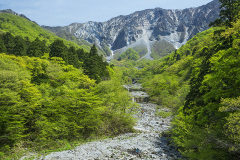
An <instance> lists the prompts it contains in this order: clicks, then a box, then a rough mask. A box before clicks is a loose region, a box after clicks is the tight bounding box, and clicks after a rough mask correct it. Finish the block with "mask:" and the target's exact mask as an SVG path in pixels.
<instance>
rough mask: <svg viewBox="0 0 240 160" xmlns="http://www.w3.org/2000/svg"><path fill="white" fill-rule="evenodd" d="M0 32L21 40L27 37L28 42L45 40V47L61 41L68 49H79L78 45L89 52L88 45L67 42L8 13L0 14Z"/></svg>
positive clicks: (32, 23)
mask: <svg viewBox="0 0 240 160" xmlns="http://www.w3.org/2000/svg"><path fill="white" fill-rule="evenodd" d="M0 31H1V32H4V33H6V32H10V33H11V34H12V35H13V36H20V37H22V38H25V37H28V38H29V40H30V41H33V40H35V39H36V38H39V39H40V40H45V41H46V45H50V44H51V43H53V41H55V40H56V39H61V40H63V41H64V43H65V44H66V45H67V46H68V47H70V46H74V47H77V48H80V47H79V45H80V46H81V48H83V49H84V50H86V51H89V50H90V45H89V44H88V43H87V42H85V43H83V41H82V43H80V41H79V43H78V44H76V43H74V42H71V41H67V40H65V39H62V38H60V37H58V36H56V34H54V33H52V32H50V31H48V30H46V29H42V28H41V27H40V26H39V25H37V24H36V23H34V22H31V21H29V20H28V19H26V18H23V17H20V16H18V15H13V14H9V13H0Z"/></svg>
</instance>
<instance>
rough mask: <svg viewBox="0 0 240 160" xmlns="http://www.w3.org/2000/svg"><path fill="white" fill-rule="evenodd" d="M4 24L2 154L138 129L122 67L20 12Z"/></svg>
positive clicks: (0, 35)
mask: <svg viewBox="0 0 240 160" xmlns="http://www.w3.org/2000/svg"><path fill="white" fill-rule="evenodd" d="M0 21H1V23H0V142H1V143H0V159H19V158H20V157H21V156H22V153H24V152H26V150H25V148H28V150H35V151H39V152H40V151H45V150H51V149H58V148H62V149H66V148H71V147H73V145H72V144H77V143H78V142H80V141H86V140H87V139H93V138H99V137H109V136H114V135H118V134H121V133H125V132H129V131H133V125H134V119H133V117H132V112H133V111H134V108H135V107H136V105H135V104H134V103H133V102H132V100H131V97H130V96H129V93H128V92H127V91H126V90H124V88H123V87H122V86H121V85H122V83H123V80H122V72H121V71H120V70H118V69H117V68H115V67H113V65H111V66H110V65H109V64H108V63H107V62H105V61H104V60H103V57H102V56H100V55H99V54H98V50H97V48H96V46H95V45H93V46H92V47H91V49H89V50H90V51H86V50H85V49H83V48H82V46H78V45H77V44H75V43H73V42H69V41H66V40H63V39H61V38H58V37H57V36H55V35H54V34H52V33H50V32H48V31H45V30H43V29H41V28H40V27H39V26H38V25H37V24H35V23H33V22H30V21H28V20H27V19H24V18H22V17H19V16H16V15H11V14H7V13H0ZM69 146H70V147H69Z"/></svg>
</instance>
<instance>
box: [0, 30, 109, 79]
mask: <svg viewBox="0 0 240 160" xmlns="http://www.w3.org/2000/svg"><path fill="white" fill-rule="evenodd" d="M0 52H3V53H7V54H13V55H17V56H29V57H43V56H45V58H47V56H48V53H49V57H50V58H51V57H61V58H62V59H63V60H64V61H65V62H66V64H70V65H73V66H74V67H76V68H81V67H83V68H84V73H85V74H87V75H88V76H89V77H90V78H92V79H95V80H97V83H99V82H100V81H101V80H102V79H104V80H106V79H108V78H109V72H108V69H107V66H108V63H106V62H104V61H103V57H102V56H99V55H98V51H97V49H96V47H95V45H93V46H92V48H91V51H90V52H86V51H84V50H83V49H76V48H75V47H74V46H71V47H67V46H66V45H65V44H64V41H63V40H61V39H56V40H55V41H54V42H53V43H52V44H50V46H49V47H48V46H47V45H46V41H44V40H40V39H39V38H36V39H35V40H34V41H32V42H31V41H30V40H29V38H28V37H26V38H22V37H20V36H16V37H14V36H13V35H12V34H11V33H9V32H7V33H3V34H0Z"/></svg>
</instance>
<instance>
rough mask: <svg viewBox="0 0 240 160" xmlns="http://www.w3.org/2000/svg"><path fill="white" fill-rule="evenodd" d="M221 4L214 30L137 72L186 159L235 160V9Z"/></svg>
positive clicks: (238, 33) (238, 145)
mask: <svg viewBox="0 0 240 160" xmlns="http://www.w3.org/2000/svg"><path fill="white" fill-rule="evenodd" d="M221 3H222V11H221V17H220V19H217V20H216V21H215V22H214V23H212V25H214V26H215V27H214V28H211V29H209V30H207V31H204V32H202V33H199V34H197V36H195V37H194V38H193V39H191V40H190V41H188V42H187V44H186V45H184V46H182V47H181V48H180V49H178V50H177V51H175V52H173V53H172V54H171V55H169V56H167V57H164V58H163V59H161V60H159V61H152V62H141V65H142V66H143V67H144V68H143V69H142V70H140V71H139V72H138V75H140V77H141V76H142V77H145V78H144V79H143V80H142V81H143V82H144V84H143V86H144V88H145V90H146V91H147V92H148V93H149V94H150V95H151V100H152V101H155V102H156V103H158V104H162V105H164V106H168V107H170V108H172V109H173V111H174V112H175V114H176V115H175V119H174V121H173V124H172V130H171V132H169V134H170V135H171V136H172V139H173V143H174V144H175V145H176V146H177V147H178V148H179V150H180V151H181V153H182V154H183V155H184V156H186V157H189V158H190V159H200V160H206V159H209V160H215V159H217V160H221V159H224V160H226V159H229V160H232V159H240V141H239V139H240V129H239V126H240V121H239V120H240V119H239V116H240V112H239V109H240V92H239V90H240V77H239V75H240V47H239V46H240V19H239V15H238V12H239V9H240V8H239V2H238V1H231V3H227V2H226V1H224V0H222V1H221ZM230 9H231V10H230ZM139 63H140V62H139Z"/></svg>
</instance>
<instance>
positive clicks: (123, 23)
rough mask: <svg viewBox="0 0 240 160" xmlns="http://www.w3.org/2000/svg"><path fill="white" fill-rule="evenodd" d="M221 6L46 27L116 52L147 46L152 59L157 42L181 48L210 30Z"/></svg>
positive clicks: (147, 12)
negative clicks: (202, 32) (198, 35)
mask: <svg viewBox="0 0 240 160" xmlns="http://www.w3.org/2000/svg"><path fill="white" fill-rule="evenodd" d="M219 6H220V3H219V1H218V0H214V1H212V2H210V3H208V4H206V5H203V6H200V7H197V8H188V9H184V10H166V9H162V8H156V9H148V10H144V11H138V12H135V13H133V14H130V15H127V16H118V17H115V18H112V19H110V20H109V21H106V22H87V23H83V24H80V23H73V24H71V25H69V26H65V27H58V28H52V29H51V28H50V27H45V28H47V29H49V30H52V31H54V30H58V31H60V30H61V31H65V32H66V31H67V32H68V33H70V34H72V35H74V36H75V37H77V38H79V39H85V40H87V41H88V42H90V43H96V44H98V45H99V46H101V47H102V48H103V49H104V48H107V46H108V47H109V48H110V49H111V50H112V51H113V52H122V51H124V50H126V49H127V48H128V47H133V46H136V45H144V46H145V47H146V48H147V52H148V54H147V55H146V56H145V57H148V58H151V57H150V56H149V54H150V53H151V45H152V44H153V43H154V41H160V40H165V41H167V42H169V43H171V44H173V45H174V46H175V48H179V47H180V46H181V45H183V44H185V43H186V42H187V41H188V40H189V39H191V38H192V37H193V36H194V35H196V34H197V33H198V32H201V31H204V30H206V29H208V25H209V23H210V22H212V21H214V20H215V19H216V18H217V17H218V15H219V12H220V10H219ZM108 54H110V53H108Z"/></svg>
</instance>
